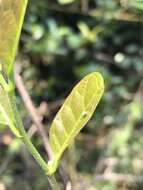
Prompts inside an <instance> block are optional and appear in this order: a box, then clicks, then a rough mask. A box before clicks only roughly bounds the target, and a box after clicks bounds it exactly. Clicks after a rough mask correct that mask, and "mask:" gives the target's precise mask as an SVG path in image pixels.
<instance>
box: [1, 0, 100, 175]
mask: <svg viewBox="0 0 143 190" xmlns="http://www.w3.org/2000/svg"><path fill="white" fill-rule="evenodd" d="M27 1H28V0H0V124H5V125H8V126H9V127H10V128H11V130H12V131H13V133H14V134H15V135H16V136H17V137H18V138H21V140H22V141H23V142H24V143H25V145H26V147H27V149H28V150H29V151H30V153H31V154H32V155H33V157H34V158H35V159H36V161H37V162H38V163H39V165H40V166H41V167H42V169H43V170H44V171H45V173H46V174H47V175H48V176H51V175H53V173H54V172H55V171H56V169H57V167H58V162H59V160H60V158H61V155H62V153H63V152H64V150H65V149H66V148H67V147H68V146H69V144H70V142H71V141H72V140H73V139H74V138H75V136H76V135H77V134H78V133H79V131H80V130H81V129H82V127H83V126H84V125H85V124H86V123H87V122H88V120H89V119H90V118H91V116H92V114H93V112H94V111H95V108H96V106H97V104H98V103H99V101H100V98H101V96H102V94H103V91H104V81H103V78H102V76H101V74H100V73H97V72H93V73H91V74H89V75H87V76H86V77H85V78H83V79H82V80H81V81H80V82H79V83H78V84H77V85H76V86H75V87H74V88H73V90H72V92H71V93H70V95H69V96H68V97H67V99H66V100H65V102H64V104H63V106H62V108H61V109H60V110H59V112H58V113H57V115H56V117H55V119H54V120H53V123H52V125H51V127H50V131H49V143H50V146H51V149H52V153H53V158H52V160H50V161H49V162H48V164H47V163H46V162H45V161H44V160H43V158H42V157H41V155H40V154H39V152H38V151H37V150H36V148H35V147H34V145H33V144H32V142H31V140H30V139H29V138H28V136H27V134H26V132H25V129H24V127H23V123H22V120H21V117H20V116H19V113H18V111H17V106H16V99H15V84H14V80H13V63H14V58H15V54H16V50H17V45H18V41H19V36H20V32H21V28H22V24H23V19H24V15H25V11H26V6H27Z"/></svg>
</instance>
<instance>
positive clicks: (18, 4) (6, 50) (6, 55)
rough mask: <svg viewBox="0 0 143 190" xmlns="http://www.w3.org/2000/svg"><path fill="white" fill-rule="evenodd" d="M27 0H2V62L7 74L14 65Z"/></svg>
mask: <svg viewBox="0 0 143 190" xmlns="http://www.w3.org/2000/svg"><path fill="white" fill-rule="evenodd" d="M26 4H27V0H0V64H2V67H3V69H4V70H5V72H6V73H7V74H9V73H10V72H11V71H12V65H13V62H14V57H15V53H16V49H17V44H18V40H19V36H20V32H21V27H22V23H23V18H24V13H25V8H26Z"/></svg>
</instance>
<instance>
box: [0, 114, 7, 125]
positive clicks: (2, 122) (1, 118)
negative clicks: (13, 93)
mask: <svg viewBox="0 0 143 190" xmlns="http://www.w3.org/2000/svg"><path fill="white" fill-rule="evenodd" d="M7 124H8V123H7V121H5V119H4V117H3V115H2V113H1V112H0V126H1V125H7Z"/></svg>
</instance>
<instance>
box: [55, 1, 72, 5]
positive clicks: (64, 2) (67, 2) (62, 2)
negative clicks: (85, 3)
mask: <svg viewBox="0 0 143 190" xmlns="http://www.w3.org/2000/svg"><path fill="white" fill-rule="evenodd" d="M74 1H75V0H58V2H59V3H60V4H63V5H65V4H69V3H73V2H74Z"/></svg>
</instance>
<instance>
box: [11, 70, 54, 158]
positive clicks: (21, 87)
mask: <svg viewBox="0 0 143 190" xmlns="http://www.w3.org/2000/svg"><path fill="white" fill-rule="evenodd" d="M14 78H15V84H16V87H17V89H18V91H19V93H20V95H21V97H22V100H23V102H24V104H25V107H26V108H27V110H28V112H29V114H30V116H31V119H32V121H33V123H34V124H35V126H36V127H37V130H38V131H39V133H40V135H41V137H42V140H43V143H44V147H45V150H46V152H47V154H48V157H49V159H50V160H51V159H52V158H53V153H52V150H51V147H50V144H49V141H48V136H47V134H46V131H45V129H44V126H43V125H42V123H41V117H39V114H38V113H37V110H36V108H35V107H34V105H33V102H32V100H31V98H30V96H29V94H28V92H27V90H26V88H25V85H24V83H23V80H22V78H21V76H20V75H19V74H18V71H17V70H16V68H15V73H14Z"/></svg>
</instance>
